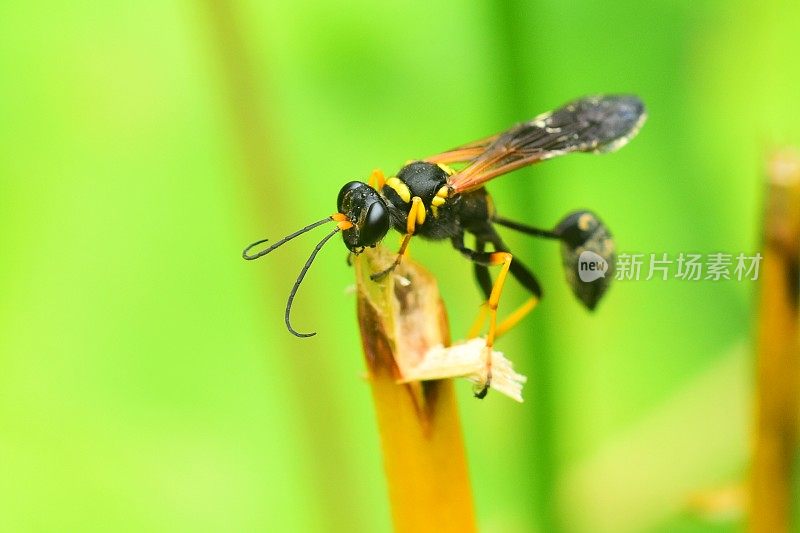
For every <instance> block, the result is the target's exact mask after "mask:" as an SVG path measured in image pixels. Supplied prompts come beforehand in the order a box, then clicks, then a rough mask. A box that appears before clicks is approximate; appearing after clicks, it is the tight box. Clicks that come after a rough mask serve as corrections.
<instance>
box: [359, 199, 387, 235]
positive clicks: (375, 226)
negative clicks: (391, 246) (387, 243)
mask: <svg viewBox="0 0 800 533" xmlns="http://www.w3.org/2000/svg"><path fill="white" fill-rule="evenodd" d="M358 226H359V229H360V233H359V238H358V240H359V241H360V245H361V246H374V245H375V244H377V243H378V242H380V240H381V239H383V237H384V235H386V232H387V231H389V210H388V209H387V208H386V206H385V205H384V204H383V202H381V201H378V202H373V204H372V205H370V206H369V209H367V212H366V215H365V216H364V220H363V221H360V220H359V223H358Z"/></svg>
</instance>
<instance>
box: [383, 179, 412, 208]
mask: <svg viewBox="0 0 800 533" xmlns="http://www.w3.org/2000/svg"><path fill="white" fill-rule="evenodd" d="M386 185H388V186H389V187H390V188H391V189H392V190H394V192H396V193H397V196H399V197H400V198H401V199H402V200H403V201H404V202H405V203H408V202H410V201H411V191H410V190H409V189H408V185H406V184H405V183H403V182H402V181H400V179H399V178H398V177H397V176H392V177H391V178H389V179H388V180H386Z"/></svg>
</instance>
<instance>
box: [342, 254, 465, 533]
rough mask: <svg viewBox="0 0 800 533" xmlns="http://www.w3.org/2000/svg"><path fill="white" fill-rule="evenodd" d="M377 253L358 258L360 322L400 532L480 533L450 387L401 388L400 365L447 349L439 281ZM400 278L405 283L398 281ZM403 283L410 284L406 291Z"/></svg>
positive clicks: (429, 384)
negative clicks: (391, 271) (377, 275)
mask: <svg viewBox="0 0 800 533" xmlns="http://www.w3.org/2000/svg"><path fill="white" fill-rule="evenodd" d="M391 260H392V257H391V255H390V254H388V253H387V252H386V251H385V250H383V249H381V248H380V247H379V248H376V249H371V250H367V251H366V252H365V253H363V254H361V255H359V256H358V257H357V258H356V262H355V267H356V277H357V287H358V318H359V325H360V328H361V337H362V343H363V346H364V355H365V358H366V362H367V369H368V372H369V381H370V385H371V387H372V396H373V400H374V402H375V410H376V413H377V418H378V426H379V430H380V435H381V447H382V450H383V458H384V468H385V471H386V477H387V479H388V483H389V496H390V500H391V508H392V520H393V522H394V527H395V530H396V531H414V532H417V531H437V532H446V531H458V532H468V531H474V530H475V519H474V510H473V505H472V494H471V488H470V482H469V476H468V472H467V462H466V457H465V451H464V443H463V440H462V434H461V426H460V422H459V418H458V409H457V405H456V400H455V394H454V390H453V382H452V380H438V381H428V382H422V383H419V382H415V383H406V384H398V382H397V381H398V379H399V378H400V372H399V370H398V361H405V362H408V363H412V364H413V362H416V361H419V360H420V359H421V358H422V356H423V355H424V353H425V352H426V351H427V350H428V349H429V348H431V347H433V346H435V345H436V344H445V345H446V344H448V342H449V338H448V326H447V317H446V314H445V309H444V306H443V304H442V301H441V298H440V296H439V292H438V289H437V287H436V280H435V279H434V278H433V277H432V276H431V275H430V274H429V273H427V272H426V271H424V270H423V269H422V268H421V267H419V266H418V265H416V264H414V263H413V262H411V261H405V260H404V262H403V263H402V264H401V265H400V266H399V267H398V268H397V270H396V271H395V274H396V275H389V276H386V278H385V279H383V280H381V281H379V282H376V281H372V280H371V279H370V278H369V276H370V274H371V273H373V272H379V271H381V270H383V268H384V267H385V266H386V265H387V264H388V263H389V262H390V261H391ZM398 276H401V277H398ZM406 281H407V282H408V283H406Z"/></svg>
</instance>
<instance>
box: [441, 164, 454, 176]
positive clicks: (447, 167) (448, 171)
mask: <svg viewBox="0 0 800 533" xmlns="http://www.w3.org/2000/svg"><path fill="white" fill-rule="evenodd" d="M437 166H438V167H439V168H441V169H442V170H444V173H445V174H447V175H448V176H452V175H453V174H455V173H456V171H455V170H453V169H452V168H450V167H449V166H447V165H445V164H444V163H438V164H437Z"/></svg>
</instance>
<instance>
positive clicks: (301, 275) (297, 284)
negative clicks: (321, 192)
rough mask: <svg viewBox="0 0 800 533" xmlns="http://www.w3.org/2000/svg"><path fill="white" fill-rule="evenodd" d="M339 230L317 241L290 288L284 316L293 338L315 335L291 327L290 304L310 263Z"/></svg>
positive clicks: (313, 332) (314, 332)
mask: <svg viewBox="0 0 800 533" xmlns="http://www.w3.org/2000/svg"><path fill="white" fill-rule="evenodd" d="M322 222H324V221H320V222H317V223H316V224H313V225H312V226H309V227H313V226H318V225H319V224H321V223H322ZM340 229H341V228H340V227H338V226H337V227H336V229H334V230H333V231H332V232H330V233H328V234H327V235H326V236H325V238H324V239H322V240H321V241H319V244H317V246H316V247H315V248H314V251H313V252H311V255H310V256H309V258H308V261H306V264H305V265H304V266H303V270H301V271H300V275H299V276H297V281H295V282H294V287H292V292H290V293H289V301H287V302H286V315H285V318H286V328H287V329H288V330H289V333H291V334H292V335H294V336H295V337H313V336H314V335H316V334H317V332H316V331H312V332H311V333H298V332H297V331H296V330H295V329H294V328H293V327H292V324H291V320H290V319H289V313H291V311H292V302H293V301H294V297H295V295H296V294H297V289H298V288H300V283H302V281H303V278H304V277H306V272H308V269H309V268H311V263H313V262H314V258H315V257H317V254H318V253H319V251H320V250H321V249H322V247H323V246H325V243H326V242H328V239H330V238H331V237H333V236H334V235H336V234H337V233H338V232H339V230H340Z"/></svg>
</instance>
